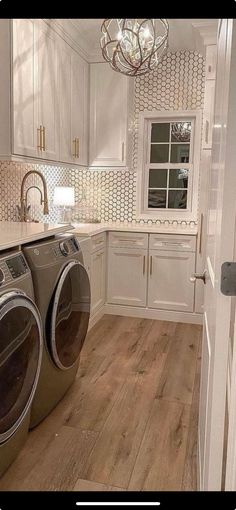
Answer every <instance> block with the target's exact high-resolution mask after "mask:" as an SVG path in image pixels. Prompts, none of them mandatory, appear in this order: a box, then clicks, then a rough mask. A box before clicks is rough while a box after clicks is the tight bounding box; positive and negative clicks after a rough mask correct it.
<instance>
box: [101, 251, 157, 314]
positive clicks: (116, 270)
mask: <svg viewBox="0 0 236 510" xmlns="http://www.w3.org/2000/svg"><path fill="white" fill-rule="evenodd" d="M108 259H109V260H108V294H107V302H108V303H111V304H115V305H132V306H146V294H147V250H146V249H137V248H109V252H108Z"/></svg>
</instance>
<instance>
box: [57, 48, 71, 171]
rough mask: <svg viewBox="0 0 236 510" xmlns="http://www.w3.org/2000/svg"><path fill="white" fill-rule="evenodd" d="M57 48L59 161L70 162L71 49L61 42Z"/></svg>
mask: <svg viewBox="0 0 236 510" xmlns="http://www.w3.org/2000/svg"><path fill="white" fill-rule="evenodd" d="M58 49H59V84H60V85H59V86H60V161H64V162H68V163H70V162H71V161H72V160H73V157H72V131H71V80H72V50H71V48H70V46H68V45H67V44H63V43H62V42H61V43H60V44H59V45H58Z"/></svg>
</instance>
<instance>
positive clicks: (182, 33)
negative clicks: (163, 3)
mask: <svg viewBox="0 0 236 510" xmlns="http://www.w3.org/2000/svg"><path fill="white" fill-rule="evenodd" d="M61 21H67V22H68V21H69V22H70V24H71V27H72V28H73V31H74V33H75V34H77V36H78V42H79V45H80V47H81V49H82V50H83V51H84V52H85V53H86V54H88V55H89V57H90V60H93V57H94V59H96V58H99V55H101V50H100V37H101V24H102V22H103V19H102V18H100V19H97V18H96V19H95V18H87V19H85V18H83V19H82V18H79V19H76V18H74V19H70V20H61ZM168 23H169V50H170V51H177V50H184V49H187V50H196V49H198V50H199V47H198V42H199V41H198V35H197V32H199V30H198V29H200V28H201V29H202V28H204V30H205V31H206V30H207V27H209V26H210V27H212V26H213V27H215V29H216V27H217V20H216V19H210V20H209V19H196V18H194V19H168Z"/></svg>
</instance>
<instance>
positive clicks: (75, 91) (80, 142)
mask: <svg viewBox="0 0 236 510" xmlns="http://www.w3.org/2000/svg"><path fill="white" fill-rule="evenodd" d="M71 65H72V68H71V79H72V82H71V87H72V88H71V90H72V94H71V130H72V148H73V149H72V158H73V161H74V162H75V163H77V164H79V165H88V110H89V109H88V92H89V90H88V89H89V65H88V63H87V62H85V60H83V59H82V58H81V57H80V56H79V55H78V54H77V53H75V52H74V51H73V53H72V60H71Z"/></svg>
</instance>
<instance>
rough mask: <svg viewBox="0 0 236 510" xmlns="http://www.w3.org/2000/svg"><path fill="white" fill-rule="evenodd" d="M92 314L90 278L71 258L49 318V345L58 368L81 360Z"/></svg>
mask: <svg viewBox="0 0 236 510" xmlns="http://www.w3.org/2000/svg"><path fill="white" fill-rule="evenodd" d="M89 315H90V283H89V277H88V274H87V271H86V269H85V268H84V266H83V265H82V264H81V263H80V262H77V261H71V262H69V263H68V264H67V266H66V267H65V268H64V270H63V272H62V274H61V276H60V278H59V281H58V284H57V287H56V290H55V293H54V295H53V298H52V302H51V306H50V307H49V316H48V320H47V328H48V330H47V335H48V337H49V340H50V345H49V348H50V351H51V355H52V358H53V361H54V363H55V364H56V365H57V367H58V368H60V369H62V370H67V369H69V368H71V367H72V366H73V365H74V364H75V363H76V361H77V360H78V358H79V355H80V351H81V349H82V346H83V343H84V340H85V337H86V334H87V331H88V323H89Z"/></svg>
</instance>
